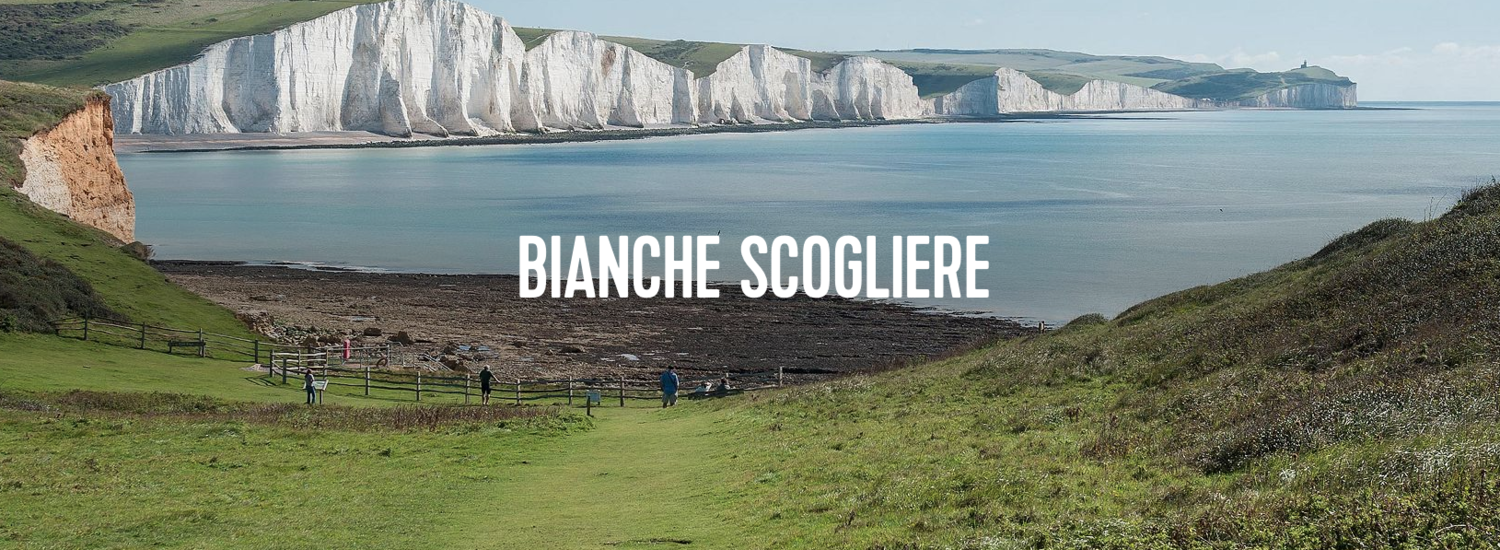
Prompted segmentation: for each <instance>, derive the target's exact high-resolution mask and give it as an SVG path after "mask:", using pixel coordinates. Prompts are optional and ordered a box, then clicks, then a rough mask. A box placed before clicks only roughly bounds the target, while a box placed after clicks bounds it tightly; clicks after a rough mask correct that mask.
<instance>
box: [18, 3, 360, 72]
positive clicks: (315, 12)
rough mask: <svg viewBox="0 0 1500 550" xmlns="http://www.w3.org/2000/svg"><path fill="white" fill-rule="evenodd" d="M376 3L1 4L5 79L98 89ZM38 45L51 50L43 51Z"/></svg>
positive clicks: (44, 49) (45, 49)
mask: <svg viewBox="0 0 1500 550" xmlns="http://www.w3.org/2000/svg"><path fill="white" fill-rule="evenodd" d="M370 1H374V0H143V1H138V2H137V1H129V2H127V1H121V0H82V1H77V2H74V1H66V2H63V1H53V0H40V1H39V0H0V15H3V16H4V17H0V37H8V38H9V39H7V38H0V78H3V79H9V80H23V81H28V82H41V83H45V84H53V85H69V86H95V85H99V84H105V83H110V82H117V81H120V80H126V79H129V78H134V77H136V76H139V75H142V74H145V73H148V72H151V71H154V70H157V69H162V68H166V67H171V66H173V65H178V64H181V63H185V62H187V61H189V60H191V59H193V58H194V57H196V56H197V55H198V53H199V52H201V51H203V48H204V47H206V46H208V45H209V44H213V43H215V42H220V41H223V40H228V39H230V38H235V37H240V36H249V35H253V34H261V33H265V32H270V31H272V30H275V29H278V28H281V27H285V26H287V25H290V24H293V23H298V22H301V21H306V20H309V19H314V18H317V17H319V16H322V15H325V14H327V13H329V12H332V11H335V10H340V9H343V8H347V7H350V6H354V5H358V4H362V3H368V2H370ZM37 43H44V44H47V47H45V48H43V47H39V46H36V44H37Z"/></svg>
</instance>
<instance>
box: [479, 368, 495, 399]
mask: <svg viewBox="0 0 1500 550" xmlns="http://www.w3.org/2000/svg"><path fill="white" fill-rule="evenodd" d="M494 380H495V373H493V372H490V366H489V365H485V366H484V370H482V371H479V402H480V403H482V404H485V405H488V404H490V382H492V381H494Z"/></svg>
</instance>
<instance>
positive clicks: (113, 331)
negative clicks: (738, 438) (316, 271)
mask: <svg viewBox="0 0 1500 550" xmlns="http://www.w3.org/2000/svg"><path fill="white" fill-rule="evenodd" d="M52 326H53V329H54V331H55V332H56V334H57V335H58V336H64V337H73V338H78V339H81V340H85V341H90V342H100V343H105V344H111V345H118V346H128V347H134V348H137V349H150V350H156V351H163V352H166V353H177V352H178V350H179V349H186V350H188V351H189V352H190V353H192V354H193V355H196V356H198V357H207V358H214V359H224V360H236V361H250V362H253V363H258V364H261V365H265V366H266V369H267V370H266V377H267V378H268V379H271V380H272V381H273V382H277V380H276V379H277V378H278V376H279V378H280V380H279V382H280V383H281V384H283V385H288V384H301V383H302V377H303V374H305V373H306V372H308V371H309V370H311V371H312V373H313V376H314V377H315V378H320V379H322V380H326V381H327V382H328V385H329V387H335V386H336V387H343V388H355V389H358V390H360V391H362V392H363V394H364V395H367V396H368V395H371V391H372V390H378V391H383V392H399V393H410V394H411V395H412V396H413V397H414V399H415V400H416V401H421V400H422V396H423V395H429V396H437V395H449V396H462V398H463V400H464V402H465V403H468V402H470V400H471V399H473V398H477V397H479V394H480V386H479V380H478V376H476V375H472V374H464V375H457V374H446V373H445V374H434V373H424V372H422V371H421V370H415V371H410V372H408V371H401V370H389V369H388V368H383V367H394V366H407V365H409V364H411V362H412V360H413V359H414V357H413V356H411V355H410V354H409V353H402V352H401V351H400V350H397V349H395V348H393V347H392V346H391V345H389V344H386V345H381V346H357V347H351V348H349V349H348V355H349V359H345V348H344V347H343V346H341V345H331V346H321V347H310V348H309V347H302V346H292V345H286V344H278V343H275V342H269V341H264V340H255V339H247V338H240V337H237V336H230V335H227V334H217V333H212V332H205V331H203V330H202V329H197V330H187V329H179V328H171V327H160V326H155V325H150V324H146V323H126V322H122V321H114V320H109V319H89V318H83V317H75V318H67V319H60V320H57V321H53V323H52ZM372 367H373V368H372ZM783 378H784V377H783V371H782V369H779V368H778V369H777V370H776V371H768V372H757V373H726V374H724V375H723V376H722V377H720V376H714V377H700V378H684V379H682V380H681V382H680V383H679V385H678V395H679V397H687V398H692V397H694V396H697V395H722V393H712V392H697V391H695V390H696V389H697V388H698V387H700V386H703V385H704V384H705V383H708V384H710V385H717V383H718V381H719V380H720V379H727V380H728V381H729V383H730V388H732V389H731V390H730V393H740V392H745V391H755V390H761V389H766V388H773V387H779V386H781V385H782V382H783ZM491 390H492V391H491V393H490V396H491V397H490V398H491V400H496V399H500V400H504V401H511V402H514V403H515V404H517V405H519V404H521V403H524V402H528V401H541V400H549V399H552V400H559V401H562V400H566V402H567V403H568V404H569V405H572V404H573V402H574V400H583V399H586V397H587V395H588V394H589V393H590V392H597V393H598V394H599V397H600V400H601V401H603V400H606V399H607V400H610V401H618V402H619V405H620V406H621V407H623V406H625V403H626V402H627V401H644V400H651V401H655V400H659V399H661V388H660V385H659V383H658V381H657V380H656V379H650V380H641V379H629V378H625V377H619V378H576V379H532V380H526V379H512V380H504V381H502V380H500V379H496V380H494V381H493V382H492V383H491ZM601 404H602V403H601Z"/></svg>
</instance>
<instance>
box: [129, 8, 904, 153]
mask: <svg viewBox="0 0 1500 550" xmlns="http://www.w3.org/2000/svg"><path fill="white" fill-rule="evenodd" d="M104 90H105V91H106V92H108V93H109V94H110V95H111V96H114V98H115V111H114V112H115V118H116V120H118V121H119V123H120V125H121V129H122V131H124V132H127V133H143V134H193V133H236V132H312V131H346V130H363V131H370V132H376V133H382V134H388V135H397V136H406V135H411V134H413V133H422V134H432V135H440V136H443V135H486V134H493V133H499V132H515V131H533V130H539V129H561V130H575V129H596V128H603V127H614V126H621V127H646V126H654V125H667V124H700V123H721V122H732V123H744V122H767V121H772V122H787V121H793V120H813V119H819V120H851V119H884V118H891V119H894V118H914V117H920V116H924V115H926V114H929V113H930V110H931V109H930V106H929V103H928V102H926V101H923V100H922V99H920V98H919V97H918V94H917V88H916V86H915V85H913V84H912V80H911V77H910V76H908V75H907V74H906V73H904V72H902V71H901V70H900V69H898V68H896V67H894V66H891V65H888V64H886V63H884V62H882V61H879V60H876V59H873V58H868V57H852V58H849V59H846V60H844V61H843V62H841V63H839V64H838V65H837V66H835V67H833V68H832V69H830V70H829V71H827V72H826V73H815V72H813V70H812V63H811V62H810V61H809V60H807V59H806V58H802V57H798V56H795V55H792V54H789V53H786V52H783V51H781V50H778V49H776V48H772V47H770V46H746V47H745V48H743V49H742V50H741V51H740V52H739V53H737V54H736V55H734V56H732V57H730V58H729V59H727V60H725V61H724V62H723V63H721V64H720V65H719V66H718V67H717V68H716V72H714V73H713V74H712V75H710V76H707V77H704V78H699V79H694V77H693V74H692V72H690V71H687V70H685V69H681V68H677V67H673V66H671V65H667V64H665V63H662V62H660V61H657V60H655V59H652V58H650V57H648V56H646V55H644V54H642V53H640V52H637V51H635V50H632V49H630V48H627V47H625V46H622V45H620V44H615V43H611V42H607V41H604V40H600V39H599V38H598V37H596V36H594V35H593V34H590V33H585V32H573V31H563V32H557V33H554V34H552V35H550V36H549V37H548V38H547V39H545V40H544V41H543V42H542V43H541V44H539V45H537V47H535V48H534V49H532V50H531V51H526V50H525V47H524V45H523V44H522V42H521V40H520V38H519V37H517V36H516V34H515V32H514V31H513V30H512V29H511V27H510V25H509V24H507V23H506V22H505V21H504V20H503V19H501V18H499V17H495V16H492V15H489V14H487V13H484V12H482V11H479V10H478V9H476V8H473V7H470V6H468V5H466V4H463V3H460V2H457V1H454V0H392V1H390V2H385V3H381V4H368V5H361V6H356V7H353V8H349V9H345V10H340V11H337V12H334V13H332V14H329V15H327V16H324V17H321V18H318V19H314V20H312V21H307V22H303V23H299V24H296V25H292V26H290V27H287V28H285V29H282V30H279V31H276V32H273V33H270V34H264V35H257V36H249V37H243V38H236V39H233V40H228V41H225V42H220V43H218V44H214V45H213V46H210V47H209V48H208V49H207V50H206V51H204V53H203V55H202V56H201V57H200V58H199V59H197V60H194V61H193V62H191V63H188V64H185V65H180V66H177V67H172V68H168V69H163V70H161V71H156V72H153V73H150V74H147V75H144V76H141V77H138V78H135V79H131V80H128V81H125V82H119V83H116V84H111V85H108V86H105V87H104Z"/></svg>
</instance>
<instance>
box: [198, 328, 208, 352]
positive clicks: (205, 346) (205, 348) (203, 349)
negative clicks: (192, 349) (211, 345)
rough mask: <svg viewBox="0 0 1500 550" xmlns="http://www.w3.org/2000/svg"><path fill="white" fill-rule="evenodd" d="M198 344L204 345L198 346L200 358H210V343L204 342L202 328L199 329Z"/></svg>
mask: <svg viewBox="0 0 1500 550" xmlns="http://www.w3.org/2000/svg"><path fill="white" fill-rule="evenodd" d="M198 343H199V344H202V345H200V346H198V357H207V356H208V342H204V341H203V329H201V328H200V329H198Z"/></svg>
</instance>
